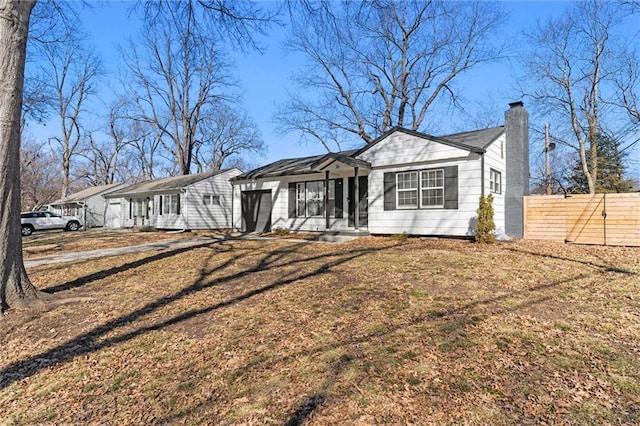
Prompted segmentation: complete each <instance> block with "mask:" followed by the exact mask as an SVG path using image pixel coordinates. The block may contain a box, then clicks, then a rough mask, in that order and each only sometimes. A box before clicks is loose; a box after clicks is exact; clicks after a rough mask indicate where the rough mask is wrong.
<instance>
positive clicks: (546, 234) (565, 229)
mask: <svg viewBox="0 0 640 426" xmlns="http://www.w3.org/2000/svg"><path fill="white" fill-rule="evenodd" d="M524 238H525V239H531V240H556V241H565V242H569V243H576V244H601V245H611V246H640V193H628V194H579V195H578V194H576V195H567V196H564V195H542V196H536V195H530V196H527V197H524Z"/></svg>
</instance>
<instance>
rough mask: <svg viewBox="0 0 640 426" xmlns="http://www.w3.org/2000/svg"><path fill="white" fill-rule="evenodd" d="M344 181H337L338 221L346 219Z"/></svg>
mask: <svg viewBox="0 0 640 426" xmlns="http://www.w3.org/2000/svg"><path fill="white" fill-rule="evenodd" d="M343 181H344V180H343V179H336V180H335V182H336V184H335V185H336V194H335V195H336V215H335V217H336V219H342V218H343V217H344V213H343V211H344V189H343Z"/></svg>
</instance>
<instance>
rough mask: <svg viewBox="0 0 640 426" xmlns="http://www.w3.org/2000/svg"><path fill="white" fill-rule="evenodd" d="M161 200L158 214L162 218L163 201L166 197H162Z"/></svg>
mask: <svg viewBox="0 0 640 426" xmlns="http://www.w3.org/2000/svg"><path fill="white" fill-rule="evenodd" d="M159 198H160V211H159V212H158V214H159V215H160V216H162V200H163V198H164V195H161V196H160V197H159Z"/></svg>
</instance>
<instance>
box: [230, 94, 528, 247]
mask: <svg viewBox="0 0 640 426" xmlns="http://www.w3.org/2000/svg"><path fill="white" fill-rule="evenodd" d="M510 106H511V108H510V109H509V110H507V111H506V113H505V125H504V126H500V127H493V128H489V129H482V130H475V131H471V132H465V133H457V134H452V135H447V136H440V137H435V136H431V135H427V134H424V133H420V132H416V131H411V130H407V129H402V128H394V129H392V130H390V131H389V132H387V133H385V134H384V135H382V136H380V137H379V138H378V139H376V140H375V141H373V143H371V144H368V145H367V146H365V147H364V148H362V149H359V150H353V151H343V152H338V153H329V154H325V155H318V156H313V157H306V158H296V159H288V160H280V161H276V162H274V163H271V164H268V165H266V166H263V167H260V168H258V169H255V170H253V171H251V172H248V173H245V174H243V175H240V176H238V177H236V178H235V179H234V180H233V181H232V183H233V185H234V198H235V199H236V202H235V203H234V206H233V209H234V211H233V218H234V223H233V226H234V228H235V229H239V230H241V231H244V232H252V231H268V230H270V229H275V228H279V227H282V228H288V229H290V230H292V231H322V232H369V233H372V234H396V233H402V232H406V233H408V234H411V235H443V236H471V235H473V233H474V229H475V223H476V218H477V212H476V210H477V208H478V204H479V198H480V195H481V194H484V195H489V194H493V196H494V204H493V205H494V211H495V215H494V220H495V223H496V227H497V228H498V229H501V230H503V231H506V233H507V234H509V235H510V236H513V237H521V236H522V232H523V228H522V204H523V196H524V195H526V194H527V193H528V187H529V160H528V151H529V148H528V145H529V136H528V135H529V129H528V113H527V111H526V110H525V109H524V108H523V105H522V103H521V102H515V103H512V104H510ZM356 194H357V196H356ZM238 200H239V202H238ZM356 212H357V213H356Z"/></svg>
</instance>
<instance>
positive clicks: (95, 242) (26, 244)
mask: <svg viewBox="0 0 640 426" xmlns="http://www.w3.org/2000/svg"><path fill="white" fill-rule="evenodd" d="M196 236H197V234H195V233H191V232H180V233H176V232H164V231H153V232H135V231H129V230H124V231H122V230H118V231H104V230H101V229H91V230H88V231H82V230H81V231H78V232H65V231H45V232H34V233H33V234H32V235H31V236H29V237H23V238H22V252H23V255H24V258H25V259H33V258H37V257H46V256H55V255H57V254H63V253H69V252H79V251H86V250H98V249H106V248H115V247H125V246H132V245H138V244H144V243H150V242H155V241H166V240H177V239H183V238H193V237H196Z"/></svg>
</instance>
